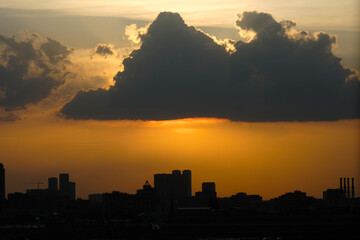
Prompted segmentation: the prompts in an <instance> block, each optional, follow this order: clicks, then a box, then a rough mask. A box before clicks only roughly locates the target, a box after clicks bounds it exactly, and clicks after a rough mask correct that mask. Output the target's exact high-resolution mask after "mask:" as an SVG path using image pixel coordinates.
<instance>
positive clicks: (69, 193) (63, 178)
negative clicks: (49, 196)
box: [59, 173, 76, 200]
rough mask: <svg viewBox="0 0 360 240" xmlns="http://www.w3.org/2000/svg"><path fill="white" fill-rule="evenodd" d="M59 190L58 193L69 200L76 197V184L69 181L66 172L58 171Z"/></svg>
mask: <svg viewBox="0 0 360 240" xmlns="http://www.w3.org/2000/svg"><path fill="white" fill-rule="evenodd" d="M59 182H60V184H59V190H60V193H61V194H62V195H64V196H66V197H68V198H69V199H70V200H75V199H76V186H75V183H74V182H70V181H69V174H68V173H60V174H59Z"/></svg>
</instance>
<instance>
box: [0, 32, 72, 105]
mask: <svg viewBox="0 0 360 240" xmlns="http://www.w3.org/2000/svg"><path fill="white" fill-rule="evenodd" d="M23 38H24V39H23V40H17V39H16V38H15V37H5V36H3V35H0V107H2V108H4V109H5V110H6V111H11V110H15V109H19V108H24V107H26V105H28V104H31V103H37V102H39V101H40V100H42V99H44V98H45V97H47V96H48V95H49V94H50V93H51V91H52V90H53V89H56V88H57V87H58V86H60V85H61V84H63V83H64V79H65V77H66V72H65V71H64V70H65V68H64V66H65V65H66V64H69V63H70V62H69V60H68V56H69V55H70V54H71V53H72V49H70V48H68V47H66V46H64V45H62V44H61V43H60V42H58V41H56V40H53V39H51V38H47V39H46V40H42V39H41V37H40V36H38V35H36V34H25V35H24V37H23Z"/></svg>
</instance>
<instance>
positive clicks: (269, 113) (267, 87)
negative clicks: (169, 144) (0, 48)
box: [61, 12, 359, 121]
mask: <svg viewBox="0 0 360 240" xmlns="http://www.w3.org/2000/svg"><path fill="white" fill-rule="evenodd" d="M236 25H237V26H238V27H239V28H241V30H242V31H245V32H248V33H253V34H252V36H253V39H252V40H251V41H249V42H242V41H239V42H236V43H235V44H234V48H235V51H231V53H230V52H228V51H227V50H226V46H224V45H221V44H218V43H217V42H215V41H214V40H213V39H212V38H211V37H209V36H208V35H206V34H204V33H203V32H201V31H198V30H197V29H195V28H194V27H191V26H187V25H186V24H185V23H184V21H183V19H182V18H181V17H180V16H179V15H178V14H176V13H168V12H164V13H161V14H159V16H158V17H157V19H156V20H155V21H154V22H153V23H152V24H151V25H150V26H149V28H148V31H147V32H146V33H145V34H143V35H141V36H140V38H141V42H142V44H141V47H140V49H138V50H134V51H133V52H132V53H131V54H130V56H129V57H128V58H126V59H125V60H124V62H123V64H124V70H123V71H121V72H118V74H117V75H116V76H115V77H114V80H115V85H114V86H112V87H110V89H108V90H105V89H98V90H92V91H88V92H84V91H81V92H79V93H78V94H77V95H76V96H75V98H74V99H73V100H72V101H70V102H69V103H67V104H66V105H65V106H64V107H63V109H62V110H61V112H62V114H63V115H65V116H66V117H68V118H74V119H134V120H135V119H142V120H165V119H177V118H187V117H218V118H227V119H230V120H236V121H294V120H299V121H311V120H313V121H318V120H336V119H343V118H358V117H359V113H358V106H357V104H358V102H359V95H358V90H359V77H358V75H356V74H355V72H353V71H352V70H350V69H348V68H346V67H344V66H343V65H342V64H341V59H340V58H338V57H336V56H335V55H334V54H333V53H332V47H333V45H334V44H335V41H336V39H335V38H334V37H332V36H330V35H328V34H326V33H318V34H314V35H313V34H310V33H307V32H304V31H302V32H297V31H295V29H294V27H295V23H294V22H291V21H282V22H277V21H276V20H275V19H274V18H273V17H272V16H271V15H270V14H266V13H257V12H244V13H243V14H241V15H239V19H238V21H237V22H236Z"/></svg>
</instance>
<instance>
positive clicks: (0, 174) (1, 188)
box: [0, 163, 5, 201]
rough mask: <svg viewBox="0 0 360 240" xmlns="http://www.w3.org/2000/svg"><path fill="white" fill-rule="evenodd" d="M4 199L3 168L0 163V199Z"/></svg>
mask: <svg viewBox="0 0 360 240" xmlns="http://www.w3.org/2000/svg"><path fill="white" fill-rule="evenodd" d="M1 200H5V168H4V165H3V164H2V163H0V201H1Z"/></svg>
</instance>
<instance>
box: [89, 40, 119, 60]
mask: <svg viewBox="0 0 360 240" xmlns="http://www.w3.org/2000/svg"><path fill="white" fill-rule="evenodd" d="M94 54H97V55H100V56H103V57H105V58H106V57H107V56H112V55H114V54H115V50H114V47H113V46H112V45H111V44H105V43H99V44H98V45H97V46H96V47H95V49H94V50H93V54H92V55H94Z"/></svg>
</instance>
